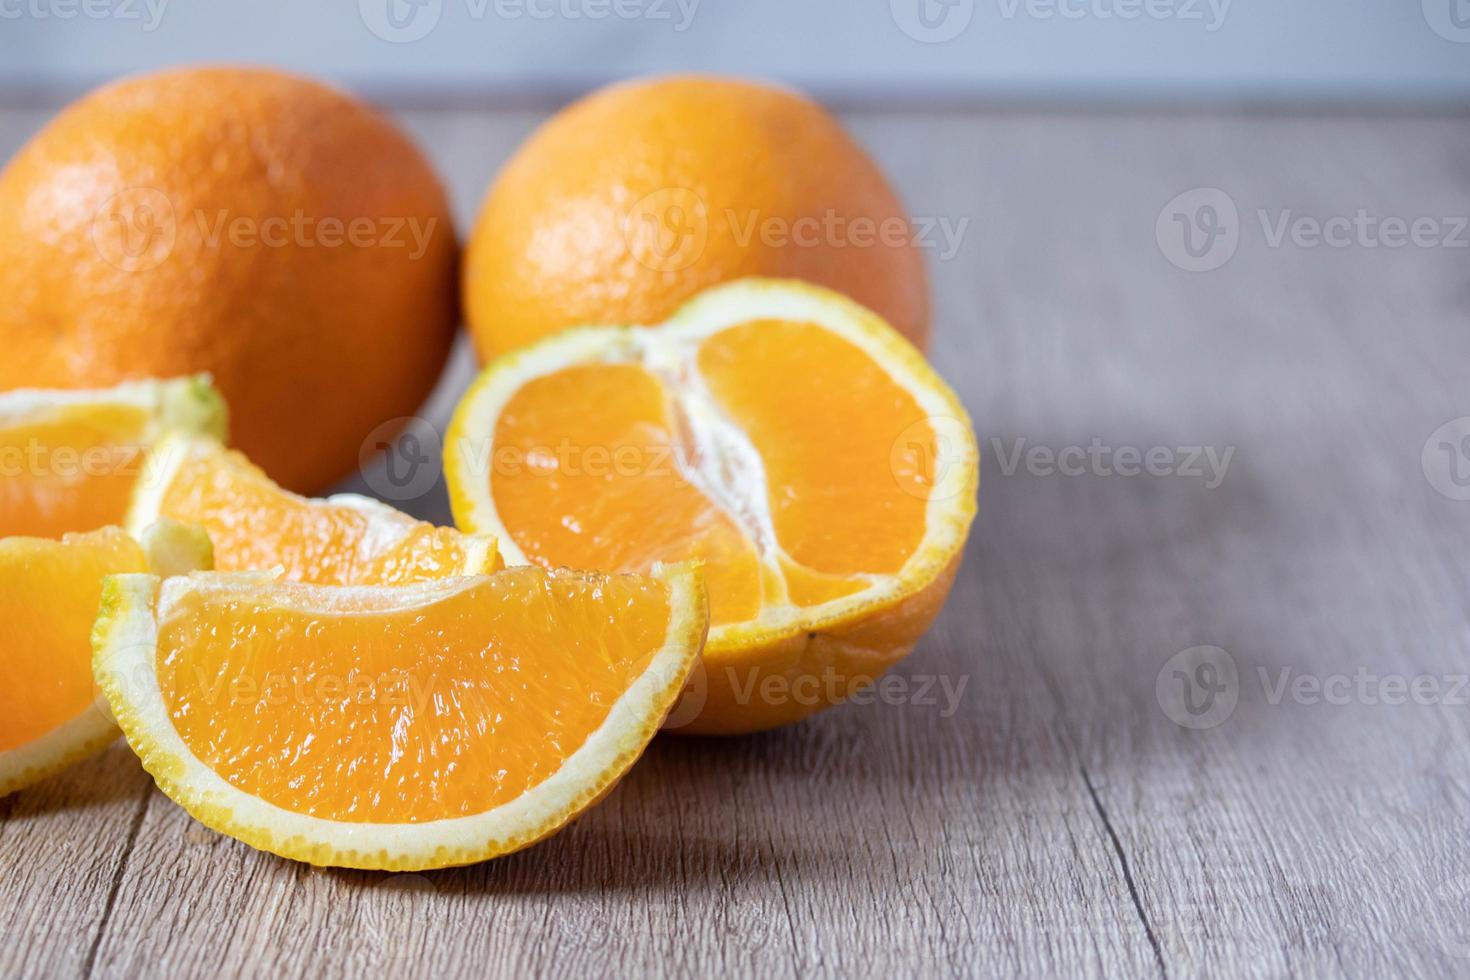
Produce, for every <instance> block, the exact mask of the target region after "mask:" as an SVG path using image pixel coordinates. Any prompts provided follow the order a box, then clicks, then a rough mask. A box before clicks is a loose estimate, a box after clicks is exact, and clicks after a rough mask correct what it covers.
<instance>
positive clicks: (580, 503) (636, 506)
mask: <svg viewBox="0 0 1470 980" xmlns="http://www.w3.org/2000/svg"><path fill="white" fill-rule="evenodd" d="M676 428H677V422H676V420H675V418H674V415H673V403H672V402H671V401H670V399H669V397H668V392H667V391H666V389H665V388H664V386H663V385H662V384H661V383H660V382H659V381H658V379H656V378H655V377H653V375H651V374H649V373H648V372H647V371H645V370H644V369H643V368H641V367H638V366H636V365H631V364H614V365H596V366H587V367H573V368H568V369H566V370H564V371H559V372H557V373H555V374H551V375H547V376H546V377H542V378H537V379H535V380H533V381H531V382H529V383H528V384H527V385H526V386H525V387H524V388H522V389H521V390H520V391H519V392H517V393H516V395H515V397H514V398H513V399H512V400H511V403H510V404H509V405H508V406H506V408H505V410H504V411H503V412H502V413H501V415H500V419H499V420H498V422H497V423H496V427H495V456H494V458H493V459H492V460H491V461H490V464H491V492H492V493H494V495H495V505H496V508H497V509H498V510H499V511H500V514H501V517H502V518H503V519H504V521H505V524H506V526H507V527H508V528H510V529H511V534H512V536H513V537H514V538H515V539H516V543H517V544H518V545H520V547H521V550H522V551H524V552H525V554H526V557H527V558H528V559H530V560H531V561H533V562H535V563H536V564H538V565H543V566H545V567H547V568H556V567H558V566H565V567H568V568H595V569H600V570H603V571H614V572H631V571H637V572H646V571H648V570H649V569H650V568H652V566H653V563H654V562H656V561H666V562H674V561H682V560H684V559H686V558H702V559H704V561H705V581H706V583H707V584H708V588H709V594H710V615H711V621H712V622H724V621H728V620H738V619H747V618H749V617H751V616H753V615H755V614H756V613H757V612H758V611H759V609H760V604H761V588H762V582H761V580H762V572H761V567H760V564H759V559H758V556H757V555H756V551H755V548H754V546H753V545H752V544H751V543H750V541H749V540H747V539H746V537H745V534H744V533H743V532H742V531H741V529H740V527H739V526H738V525H737V524H736V523H735V522H734V521H733V520H732V519H731V518H730V517H729V516H728V515H727V514H725V513H724V512H723V511H721V510H720V509H719V508H718V507H716V506H715V505H714V504H713V503H712V502H711V501H710V500H709V499H708V498H707V497H705V496H704V494H703V493H701V492H700V491H699V490H697V489H696V488H695V487H694V486H693V485H692V484H690V483H689V481H688V480H686V479H685V478H684V476H683V475H682V473H681V471H680V470H681V468H680V466H679V464H678V462H677V460H676V459H675V455H676V453H677V452H679V451H680V443H679V441H678V440H677V438H676V436H675V430H676Z"/></svg>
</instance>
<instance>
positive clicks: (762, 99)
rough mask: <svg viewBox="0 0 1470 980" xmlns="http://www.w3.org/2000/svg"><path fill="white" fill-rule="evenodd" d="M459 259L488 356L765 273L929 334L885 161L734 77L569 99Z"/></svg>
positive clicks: (530, 143)
mask: <svg viewBox="0 0 1470 980" xmlns="http://www.w3.org/2000/svg"><path fill="white" fill-rule="evenodd" d="M464 265H465V273H464V286H463V290H464V292H463V299H464V306H465V314H466V318H467V320H468V322H469V326H470V330H471V333H472V334H473V336H474V339H475V343H476V346H477V347H478V349H479V352H480V354H481V356H482V357H486V358H489V357H492V356H494V355H496V354H501V353H504V352H505V351H508V350H511V349H514V348H516V347H520V346H521V345H523V344H527V343H530V342H531V341H534V340H537V339H539V338H541V337H544V336H546V335H547V334H550V333H554V332H556V331H557V330H560V329H562V328H564V327H568V326H572V325H576V324H583V323H628V324H653V323H659V322H661V321H663V320H664V319H666V318H667V317H669V316H670V315H671V314H672V313H673V312H674V311H675V310H676V309H677V308H678V307H679V306H680V305H682V304H683V302H684V301H685V300H687V299H688V298H690V297H691V296H693V295H694V294H695V293H698V292H699V291H701V290H703V289H705V288H706V287H708V286H711V285H713V284H715V283H720V282H724V281H727V280H731V279H738V278H741V277H744V276H753V275H758V276H771V277H780V278H794V279H805V280H807V281H809V282H813V283H817V284H819V285H823V286H827V287H828V288H831V289H834V290H836V291H838V292H841V293H845V294H847V295H848V296H850V297H851V298H853V299H855V300H857V301H858V302H859V303H862V304H863V305H864V306H866V307H868V308H869V309H871V310H873V311H874V312H876V313H878V314H879V315H880V316H881V317H883V318H884V319H885V320H887V321H888V322H889V323H891V324H892V325H893V326H894V327H896V328H898V330H899V331H900V332H901V333H903V334H904V335H905V336H907V337H908V338H909V339H910V340H912V341H913V342H914V343H916V344H918V345H919V346H920V347H923V346H925V344H926V342H927V340H928V334H929V296H928V283H927V279H926V276H925V272H924V263H923V258H922V256H921V255H920V253H919V250H918V248H917V247H916V246H915V245H914V243H913V228H912V225H911V224H910V222H909V221H908V219H907V218H906V216H905V214H904V210H903V207H902V205H901V204H900V202H899V200H898V198H897V196H896V195H895V194H894V193H893V191H892V189H891V188H890V187H889V185H888V182H887V181H886V180H885V179H884V177H883V174H882V173H881V172H880V171H879V169H878V167H877V165H876V164H874V162H873V161H872V160H871V159H870V158H869V157H868V155H867V154H866V153H865V152H863V150H862V148H861V147H860V146H858V145H857V143H856V142H854V141H853V139H852V137H850V136H849V135H848V134H847V133H846V131H844V130H843V128H842V127H841V125H839V124H838V122H837V121H836V120H835V119H833V118H832V116H830V115H829V114H828V113H827V112H826V111H825V110H824V109H823V108H822V107H821V106H819V105H817V104H816V103H814V102H812V101H810V100H808V99H806V98H803V97H801V96H800V95H797V94H795V93H792V92H789V91H786V90H784V89H779V88H773V87H771V86H767V85H759V84H755V83H751V82H745V81H738V80H735V79H727V78H714V77H705V76H675V77H667V78H658V79H652V80H645V81H636V82H630V83H624V84H620V85H613V86H610V87H608V88H604V89H602V90H600V91H598V92H595V93H593V94H592V95H590V96H588V97H587V98H585V99H583V100H582V101H580V102H577V103H576V104H574V105H572V106H570V107H568V108H566V109H564V110H563V111H562V112H560V113H558V114H557V115H556V116H554V117H553V118H552V119H550V120H549V121H548V122H547V123H546V124H545V125H543V126H542V127H541V128H540V129H539V130H538V131H537V132H536V133H534V134H533V135H532V136H531V137H530V139H529V140H527V141H526V143H525V144H524V145H523V146H522V147H520V149H519V150H517V152H516V153H515V154H514V155H513V156H512V157H511V159H510V161H509V162H508V163H507V164H506V165H505V167H504V169H503V170H502V171H501V173H500V175H499V177H498V178H497V179H496V181H495V184H494V186H493V187H492V188H491V189H490V193H489V195H488V197H487V199H486V201H485V204H484V206H483V209H482V210H481V212H480V216H479V218H478V220H477V221H476V223H475V227H474V230H473V233H472V234H471V237H470V240H469V245H468V248H467V250H466V253H465V262H464Z"/></svg>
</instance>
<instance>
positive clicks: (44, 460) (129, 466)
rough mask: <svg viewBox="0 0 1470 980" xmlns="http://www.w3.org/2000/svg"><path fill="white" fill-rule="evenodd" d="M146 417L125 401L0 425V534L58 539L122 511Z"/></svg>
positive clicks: (134, 473) (105, 521) (114, 521)
mask: <svg viewBox="0 0 1470 980" xmlns="http://www.w3.org/2000/svg"><path fill="white" fill-rule="evenodd" d="M148 421H149V418H148V414H147V412H145V411H144V410H143V409H142V408H139V407H136V406H131V405H113V406H104V407H102V408H100V409H97V410H94V411H77V410H75V409H73V410H60V411H53V412H47V413H46V414H45V416H44V417H39V418H35V419H33V420H31V421H28V422H24V423H22V424H19V425H8V426H7V425H4V424H3V423H0V461H3V467H0V469H3V473H0V537H3V536H8V535H20V534H25V535H32V536H37V537H44V538H54V537H60V536H61V535H62V534H65V533H67V532H69V531H83V530H90V529H92V528H98V527H102V526H104V525H107V524H117V523H119V522H121V521H122V519H123V515H124V514H126V513H127V509H128V498H129V496H130V495H131V494H132V491H133V484H134V482H135V481H136V480H137V476H138V472H139V461H140V458H141V456H142V454H143V449H144V447H143V444H142V439H143V433H144V430H145V429H146V427H147V424H148Z"/></svg>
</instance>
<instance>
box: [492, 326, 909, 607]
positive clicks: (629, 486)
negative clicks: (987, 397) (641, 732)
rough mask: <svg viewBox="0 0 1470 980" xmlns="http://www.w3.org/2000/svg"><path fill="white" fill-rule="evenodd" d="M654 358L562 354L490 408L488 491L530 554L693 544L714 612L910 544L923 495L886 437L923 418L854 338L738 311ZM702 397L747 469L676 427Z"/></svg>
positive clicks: (674, 550) (822, 597) (551, 557)
mask: <svg viewBox="0 0 1470 980" xmlns="http://www.w3.org/2000/svg"><path fill="white" fill-rule="evenodd" d="M666 374H667V375H668V377H667V380H666V379H665V378H661V377H659V376H658V375H656V374H655V373H654V372H653V371H652V370H651V369H650V368H648V367H646V366H644V365H640V364H626V363H614V364H594V365H578V366H575V367H568V368H564V369H561V370H559V371H556V372H555V373H551V374H547V375H543V376H541V377H537V378H532V379H530V380H528V381H527V382H526V383H525V384H524V385H522V386H521V387H520V388H519V389H518V390H516V392H515V393H514V395H512V396H511V398H510V400H509V401H508V402H507V403H506V405H505V407H504V408H503V409H502V410H501V412H500V414H499V416H498V417H497V418H496V420H495V428H494V445H495V455H494V457H493V459H492V461H491V462H492V466H491V472H490V481H489V484H490V486H489V489H490V494H491V496H492V497H493V499H494V502H495V508H496V510H497V512H498V513H499V514H500V515H501V517H502V518H503V520H504V522H505V526H506V527H507V529H508V530H509V534H510V536H511V538H512V539H513V540H514V541H515V543H516V544H517V545H518V546H519V547H520V549H521V551H522V552H523V553H524V555H525V556H526V557H527V558H528V559H529V560H530V561H533V562H535V563H537V564H540V565H544V566H546V567H556V566H559V565H566V566H570V567H574V568H600V569H607V570H609V571H646V570H647V569H648V568H650V567H652V565H653V563H654V562H656V561H681V560H685V559H691V558H693V559H699V560H701V561H703V562H705V576H706V580H707V581H708V582H709V587H710V594H711V621H712V622H713V623H715V624H716V625H720V624H725V623H737V622H741V621H744V620H750V619H754V618H756V617H758V616H759V615H760V612H761V609H762V607H763V606H764V605H766V604H767V603H770V602H775V603H784V602H790V603H792V604H795V605H798V606H815V605H820V604H822V603H824V602H828V601H831V600H833V599H837V598H841V597H843V596H847V595H851V594H853V593H855V592H859V591H861V590H862V589H864V588H866V587H867V586H868V585H870V584H871V582H870V579H869V578H868V577H867V576H870V575H886V574H893V573H895V572H897V571H898V570H899V569H901V568H902V567H903V565H904V563H905V562H906V561H907V560H908V559H909V558H910V557H911V556H912V555H913V554H914V552H915V551H916V550H917V549H918V547H919V544H920V542H921V541H922V540H923V538H924V530H925V523H926V508H927V500H926V499H925V498H924V496H923V495H921V494H915V493H910V492H907V491H906V490H905V488H904V487H902V486H901V485H900V483H899V480H898V479H897V477H896V475H895V472H894V464H893V459H892V455H893V454H892V452H891V450H892V447H893V444H894V441H895V439H897V438H898V437H899V436H900V434H904V435H905V437H906V438H907V439H908V440H910V441H912V442H913V443H914V444H915V445H914V447H913V450H912V451H914V452H916V453H918V454H919V455H922V454H923V453H924V452H931V453H932V451H933V445H934V433H933V431H932V429H931V428H930V427H929V426H928V425H927V423H926V422H925V420H924V411H923V410H922V409H921V408H920V407H919V405H918V403H917V402H916V401H915V399H914V397H913V396H912V395H911V394H910V393H908V392H907V391H905V390H904V389H903V388H902V387H900V386H899V385H898V384H897V383H895V382H894V381H893V379H892V378H890V377H889V376H888V374H887V373H885V372H884V370H883V368H882V367H881V366H880V365H878V364H877V363H876V362H874V360H873V359H872V358H871V357H870V356H868V355H867V354H865V353H863V352H862V351H861V350H860V349H859V348H857V347H856V346H854V345H853V344H852V343H850V342H848V341H846V340H844V339H842V338H841V337H839V336H837V335H835V334H833V333H832V332H831V331H829V330H825V329H823V328H822V327H820V326H817V325H815V324H811V323H799V322H788V321H781V320H753V321H752V322H750V323H744V324H741V325H739V326H735V327H731V328H729V329H726V330H722V331H720V332H718V333H716V334H714V335H712V336H710V337H708V338H707V339H705V340H703V341H702V342H701V343H700V344H699V345H698V348H697V354H695V355H694V356H693V357H692V358H691V363H686V364H681V365H680V366H679V367H678V368H676V369H673V370H672V371H669V372H666ZM701 397H704V398H709V399H712V401H713V404H712V405H710V406H707V407H705V408H704V410H705V411H706V412H710V411H711V410H712V411H713V412H714V413H717V414H718V416H719V417H720V418H721V419H723V421H724V422H725V423H726V424H728V425H731V426H733V427H734V428H735V429H736V430H737V431H738V433H739V435H738V438H740V439H743V440H745V441H747V442H748V443H749V446H750V447H751V449H753V451H754V453H755V454H756V455H757V456H758V458H759V462H760V466H761V469H762V472H763V483H758V482H756V481H757V480H759V479H760V478H761V474H759V473H755V472H749V473H739V472H736V471H734V470H733V469H732V468H731V467H730V465H729V464H728V463H727V462H726V461H725V460H724V459H722V458H721V455H720V454H721V447H719V446H717V445H707V444H702V443H701V440H700V436H699V435H698V434H695V433H692V432H690V425H691V422H690V419H689V418H688V416H689V415H693V414H695V413H697V412H699V411H700V410H701V406H700V405H699V404H698V400H699V399H700V398H701ZM834 419H840V420H841V421H840V423H834ZM716 438H718V436H716ZM742 480H743V481H744V482H741V481H742ZM696 481H697V483H696ZM716 496H718V498H719V502H716V499H714V498H715V497H716ZM757 497H758V498H760V499H755V498H757ZM767 525H768V526H767ZM767 531H768V532H769V534H770V537H769V539H768V540H764V541H762V535H763V532H767ZM762 549H764V550H765V551H766V552H767V555H766V556H765V557H763V556H762V554H761V551H762Z"/></svg>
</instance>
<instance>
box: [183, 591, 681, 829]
mask: <svg viewBox="0 0 1470 980" xmlns="http://www.w3.org/2000/svg"><path fill="white" fill-rule="evenodd" d="M464 581H466V582H473V584H472V585H470V586H469V587H468V588H467V589H465V590H463V591H460V592H458V593H456V594H454V595H452V596H449V597H448V598H441V599H438V600H436V601H434V602H432V603H430V604H428V605H425V606H421V607H419V608H416V609H412V610H396V611H395V610H386V611H385V610H379V611H376V612H359V613H352V612H351V611H340V610H339V611H331V612H323V611H320V610H319V609H313V608H312V600H311V598H310V595H309V594H306V595H304V594H303V593H304V592H305V593H309V591H310V590H303V589H302V587H300V586H290V585H281V586H266V587H264V588H262V590H261V591H260V592H259V593H257V594H253V595H246V596H243V597H240V596H223V595H200V594H198V593H195V594H192V595H190V596H188V597H187V598H186V599H185V600H183V601H181V602H180V603H179V605H178V606H176V607H175V608H174V610H173V611H172V612H171V614H170V615H169V617H168V619H167V621H166V622H164V623H163V624H162V625H161V627H160V632H159V641H158V650H157V669H158V679H159V685H160V689H161V690H162V692H163V696H164V700H165V703H166V705H167V707H168V710H169V714H170V716H171V718H172V720H173V723H174V725H175V726H176V728H177V730H178V732H179V735H180V736H181V737H182V738H183V740H184V742H185V744H187V745H188V746H189V748H190V750H191V751H192V752H193V753H194V754H195V755H196V756H198V757H199V759H200V760H202V761H203V762H204V763H205V765H207V766H208V767H209V768H210V769H212V770H214V771H215V772H216V773H218V774H219V775H220V776H221V777H223V778H224V779H226V780H228V781H229V782H230V783H231V784H233V785H234V786H236V787H238V788H239V789H241V790H243V791H244V792H246V793H249V794H251V795H254V796H259V797H261V798H262V799H264V800H266V801H268V802H270V803H273V804H275V805H277V806H280V807H283V808H284V809H287V810H290V811H292V812H295V813H305V814H310V815H312V816H317V817H323V818H327V819H332V820H344V821H352V822H369V821H370V822H377V823H395V822H423V821H428V820H438V819H443V818H446V817H461V816H469V815H472V814H475V813H480V812H483V811H485V810H488V809H490V808H492V807H494V806H497V805H499V804H501V803H506V802H509V801H510V800H512V799H515V798H516V797H518V796H520V795H521V794H522V793H524V792H525V791H526V790H528V789H530V788H532V787H534V786H536V785H537V784H538V783H540V782H541V781H543V780H544V779H546V778H547V777H548V776H550V775H552V774H553V773H555V772H556V771H557V770H558V769H559V768H560V767H561V765H562V763H563V762H564V761H565V760H566V759H567V757H568V756H570V755H571V754H572V753H573V752H575V751H576V750H577V749H578V748H579V747H580V746H581V745H582V744H583V742H585V741H586V739H587V737H588V736H589V735H590V734H591V733H592V732H593V731H595V730H596V729H597V728H598V726H600V725H601V724H602V722H603V721H604V720H605V719H606V718H607V715H608V713H609V711H610V710H611V708H612V706H613V704H614V703H615V702H616V701H617V700H618V698H619V697H621V696H622V694H623V693H624V691H625V690H626V689H627V688H628V686H629V685H630V684H631V683H632V682H633V681H634V680H636V679H637V678H638V677H639V676H641V675H642V674H643V673H644V671H646V669H647V668H648V666H649V664H650V662H651V661H652V659H653V657H654V655H655V654H656V653H657V652H658V651H659V650H660V648H661V647H662V646H663V643H664V641H665V636H666V634H667V632H668V626H669V617H670V614H671V612H670V604H669V598H668V594H667V592H666V590H665V588H664V586H662V585H661V584H659V583H658V582H656V581H653V580H650V579H644V578H634V577H631V576H628V577H617V578H599V577H593V576H582V575H558V574H550V573H547V572H545V571H543V570H541V569H536V568H530V567H522V568H514V569H510V570H508V571H504V572H500V573H498V574H496V575H492V576H488V577H484V578H479V579H474V580H464ZM292 597H294V601H292Z"/></svg>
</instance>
